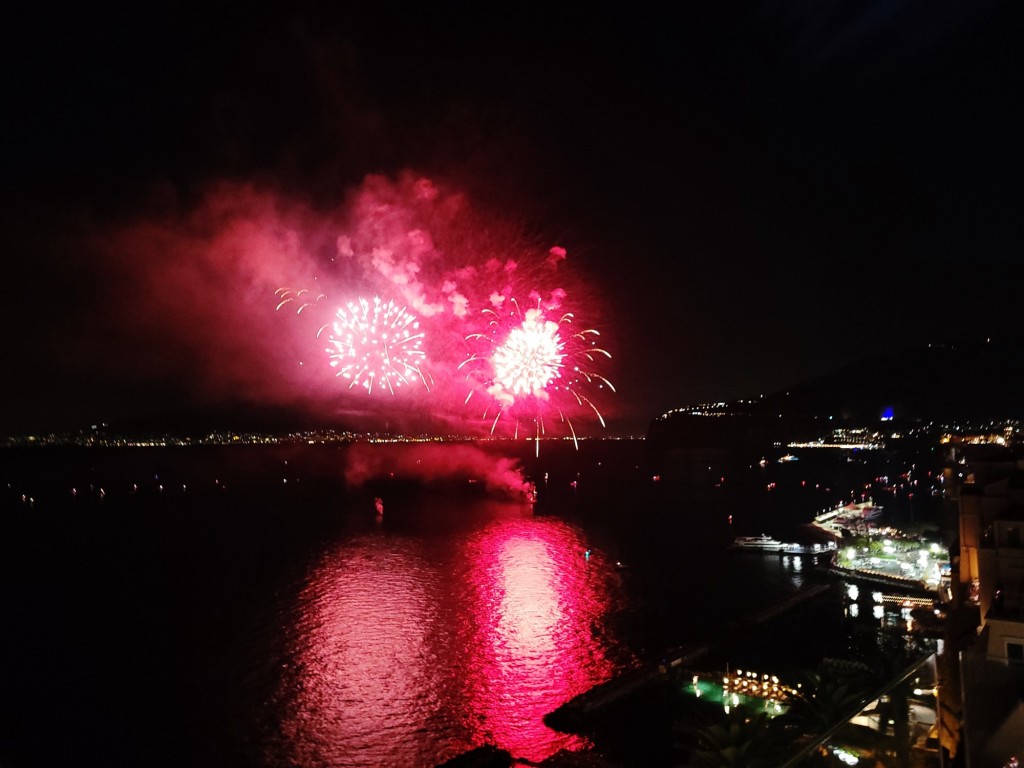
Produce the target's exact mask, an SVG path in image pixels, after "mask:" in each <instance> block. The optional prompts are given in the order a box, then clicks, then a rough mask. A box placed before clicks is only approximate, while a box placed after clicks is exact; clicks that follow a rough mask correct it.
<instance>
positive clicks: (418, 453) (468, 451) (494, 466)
mask: <svg viewBox="0 0 1024 768" xmlns="http://www.w3.org/2000/svg"><path fill="white" fill-rule="evenodd" d="M345 458H346V463H345V482H346V483H348V484H349V485H350V486H353V487H357V488H358V487H360V486H362V485H364V484H365V483H367V482H369V481H370V480H375V479H381V478H395V479H398V480H416V481H428V482H429V481H444V480H466V481H473V482H479V483H482V484H483V485H484V487H485V488H486V489H487V490H488V491H491V492H494V493H508V494H520V493H523V492H524V491H526V490H527V487H528V485H529V483H528V481H527V480H526V478H525V477H524V476H523V470H522V467H521V465H520V464H519V462H518V460H516V459H510V458H507V457H502V456H495V455H493V454H491V453H488V452H487V451H484V450H483V449H481V448H479V447H477V446H473V445H450V444H449V445H430V444H422V445H394V444H387V445H370V444H366V443H359V444H356V445H353V446H352V447H351V448H350V449H349V451H348V452H347V454H346V457H345Z"/></svg>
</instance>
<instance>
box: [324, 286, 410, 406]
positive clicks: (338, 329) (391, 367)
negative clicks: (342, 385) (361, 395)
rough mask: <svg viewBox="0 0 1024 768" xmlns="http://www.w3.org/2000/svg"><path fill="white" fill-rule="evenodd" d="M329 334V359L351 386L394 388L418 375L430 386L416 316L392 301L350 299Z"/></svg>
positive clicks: (389, 390)
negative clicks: (352, 300) (424, 365)
mask: <svg viewBox="0 0 1024 768" xmlns="http://www.w3.org/2000/svg"><path fill="white" fill-rule="evenodd" d="M321 330H322V329H321ZM318 335H319V332H318ZM328 338H329V340H330V343H331V346H330V347H327V350H326V351H327V353H328V356H329V358H330V364H331V365H332V366H333V367H336V368H338V369H339V370H338V373H337V374H336V375H338V376H341V377H342V378H345V379H347V380H348V381H349V389H352V388H353V387H357V386H358V387H362V388H363V389H365V390H366V391H367V392H368V393H370V394H372V393H373V392H374V388H375V387H376V389H377V390H379V391H382V392H383V391H386V392H389V393H390V394H395V390H396V389H397V388H399V387H402V386H405V385H412V384H414V383H416V382H417V381H419V382H422V383H423V386H424V387H426V388H427V389H428V390H429V389H430V382H429V377H427V376H425V375H424V373H423V369H422V364H423V363H424V362H425V360H426V353H425V352H424V351H423V332H422V331H421V330H420V321H419V320H418V319H417V318H416V316H415V315H413V314H412V313H410V312H408V311H406V309H405V307H400V306H398V305H396V304H395V302H394V301H388V302H387V303H385V302H383V301H382V300H381V299H380V297H379V296H375V297H374V298H373V301H372V302H370V301H367V300H366V299H359V300H358V301H354V302H349V303H348V304H347V305H346V306H344V307H342V308H340V309H338V311H337V313H336V315H335V321H334V324H333V332H332V333H331V334H330V335H329V337H328Z"/></svg>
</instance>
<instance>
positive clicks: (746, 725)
mask: <svg viewBox="0 0 1024 768" xmlns="http://www.w3.org/2000/svg"><path fill="white" fill-rule="evenodd" d="M691 736H692V737H693V740H694V741H695V742H696V746H695V748H694V749H693V751H692V752H691V753H690V757H689V762H688V763H687V765H688V766H690V768H773V767H774V766H777V765H778V764H779V752H780V750H781V749H782V748H783V747H784V741H783V739H782V734H781V730H780V728H779V727H778V726H777V725H776V724H775V723H774V722H773V720H772V719H771V718H769V717H768V716H767V715H766V714H765V713H764V712H756V713H751V712H750V711H749V710H747V709H746V708H744V707H738V708H737V709H735V710H733V712H732V713H731V714H730V715H729V718H728V719H727V720H726V721H725V722H719V723H715V724H713V725H710V726H706V727H703V728H695V729H692V731H691Z"/></svg>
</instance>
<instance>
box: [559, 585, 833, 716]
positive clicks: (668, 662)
mask: <svg viewBox="0 0 1024 768" xmlns="http://www.w3.org/2000/svg"><path fill="white" fill-rule="evenodd" d="M831 588H832V586H831V585H830V584H815V585H813V586H809V587H804V588H803V589H801V590H799V591H797V592H796V593H794V594H792V595H790V596H789V597H787V598H785V599H783V600H780V601H778V602H776V603H773V604H772V605H770V606H768V607H767V608H764V609H762V610H759V611H756V612H754V613H751V614H749V615H747V616H743V617H741V618H739V619H737V620H736V621H734V622H732V623H731V624H730V625H729V629H728V631H729V632H732V631H735V630H736V629H737V628H749V627H753V626H757V625H758V624H761V623H763V622H765V621H768V620H770V619H773V618H775V617H776V616H779V615H780V614H783V613H785V612H786V611H788V610H789V609H791V608H793V607H794V606H796V605H799V604H800V603H802V602H804V601H806V600H810V599H811V598H814V597H817V596H818V595H821V594H823V593H825V592H828V591H829V590H830V589H831ZM713 646H714V641H707V642H703V643H691V644H688V645H683V646H679V647H677V648H673V649H671V650H670V651H668V652H667V653H665V654H664V655H663V656H662V657H661V659H659V660H658V661H657V662H651V663H648V664H645V665H644V666H642V667H640V668H638V669H635V670H632V671H630V672H626V673H624V674H622V675H619V676H618V677H613V678H612V679H611V680H607V681H605V682H603V683H600V684H599V685H596V686H594V687H593V688H591V689H590V690H588V691H585V692H583V693H581V694H579V695H578V696H575V697H573V698H572V699H570V700H569V701H567V702H566V703H564V704H563V705H562V706H560V707H558V709H556V710H554V711H553V712H550V713H548V714H547V715H545V716H544V723H545V725H547V726H548V727H549V728H554V729H555V730H558V731H563V732H570V733H571V732H575V731H576V730H577V729H579V728H581V727H582V726H583V725H585V724H586V722H587V721H588V720H589V719H590V718H592V717H594V716H595V715H597V714H599V713H600V712H601V711H602V710H603V709H605V708H606V707H608V706H610V705H612V704H614V703H616V702H618V701H620V700H622V699H623V698H625V697H627V696H629V695H631V694H633V693H635V692H636V691H638V690H640V689H641V688H644V687H645V686H647V685H649V684H652V683H654V682H657V681H658V680H661V679H662V678H663V677H664V676H665V675H666V674H667V673H668V672H669V671H670V670H673V669H676V668H679V667H686V666H689V665H691V664H692V663H693V662H695V661H697V660H698V659H700V658H702V657H704V656H706V655H708V654H709V653H710V652H711V650H712V647H713Z"/></svg>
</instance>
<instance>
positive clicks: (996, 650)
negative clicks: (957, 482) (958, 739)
mask: <svg viewBox="0 0 1024 768" xmlns="http://www.w3.org/2000/svg"><path fill="white" fill-rule="evenodd" d="M953 456H954V459H955V461H954V464H953V466H954V467H955V468H956V471H957V474H958V475H959V474H962V475H963V477H962V481H963V484H962V485H961V486H960V494H959V510H960V520H959V533H960V559H959V583H960V586H961V588H962V589H961V590H960V595H961V598H962V605H961V607H960V612H961V614H963V613H965V612H969V611H971V610H972V609H973V610H975V611H976V613H975V614H974V615H975V616H976V622H975V623H976V625H977V628H976V634H977V637H976V640H975V642H973V643H971V644H969V645H968V646H967V647H965V648H964V649H963V650H962V651H961V654H960V667H961V676H962V688H963V735H964V746H965V748H966V753H967V755H966V764H967V766H968V767H970V766H981V765H1003V764H1004V763H1006V762H1007V761H1008V760H1010V758H1012V757H1014V756H1015V755H1016V756H1018V757H1020V756H1022V755H1024V728H1020V727H1017V726H1018V725H1019V724H1020V722H1021V718H1022V716H1024V706H1022V691H1024V535H1022V531H1024V458H1022V457H1021V455H1020V454H1019V453H1018V452H1016V451H1012V450H1009V449H1006V448H996V447H994V446H978V447H976V448H975V447H971V448H966V449H959V450H958V451H956V452H955V453H954V454H953Z"/></svg>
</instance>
